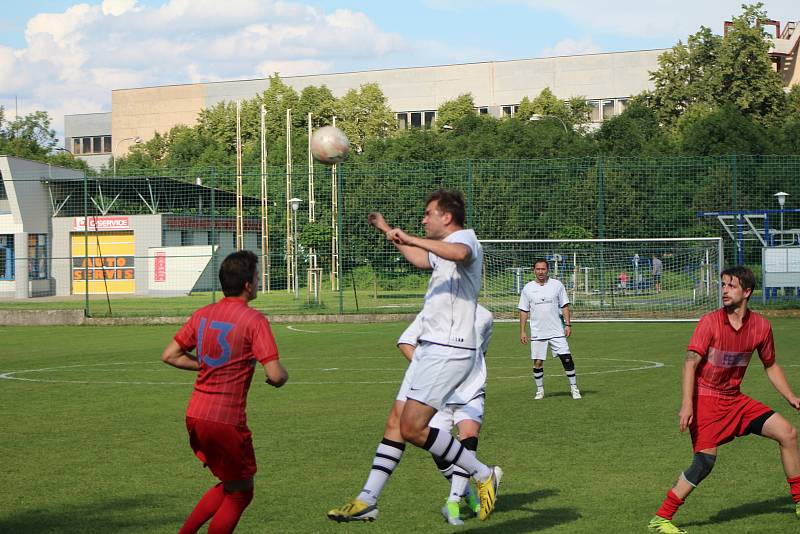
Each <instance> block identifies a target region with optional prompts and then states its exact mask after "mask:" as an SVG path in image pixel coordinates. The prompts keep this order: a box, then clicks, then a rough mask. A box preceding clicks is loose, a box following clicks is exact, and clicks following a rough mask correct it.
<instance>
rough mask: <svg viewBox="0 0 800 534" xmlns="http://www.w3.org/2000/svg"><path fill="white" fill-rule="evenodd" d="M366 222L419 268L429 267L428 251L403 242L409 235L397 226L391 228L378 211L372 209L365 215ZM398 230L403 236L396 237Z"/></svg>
mask: <svg viewBox="0 0 800 534" xmlns="http://www.w3.org/2000/svg"><path fill="white" fill-rule="evenodd" d="M367 222H368V223H369V224H370V225H371V226H373V227H374V228H375V229H376V230H378V231H379V232H382V233H383V235H385V236H386V239H388V240H389V241H391V242H392V244H394V246H395V247H396V248H397V250H399V251H400V253H401V254H402V255H403V256H404V257H405V259H407V260H408V261H409V262H410V263H411V264H412V265H414V266H415V267H419V268H420V269H430V268H431V264H430V261H428V253H427V252H425V251H424V250H422V249H420V248H417V247H414V246H412V245H409V244H407V243H405V241H407V240H408V238H410V237H411V236H409V235H408V234H406V233H405V232H403V231H402V230H400V229H399V228H392V227H390V226H389V224H388V223H387V222H386V219H384V218H383V215H382V214H381V213H380V212H379V211H372V212H370V213H369V215H367ZM398 232H399V233H400V234H402V236H403V238H398V237H397V234H398Z"/></svg>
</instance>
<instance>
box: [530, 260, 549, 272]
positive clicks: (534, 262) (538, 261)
mask: <svg viewBox="0 0 800 534" xmlns="http://www.w3.org/2000/svg"><path fill="white" fill-rule="evenodd" d="M539 263H544V264H545V265H546V266H547V269H548V270H549V269H550V264H549V263H547V260H546V259H544V258H536V259H535V260H533V268H534V269H535V268H536V265H537V264H539Z"/></svg>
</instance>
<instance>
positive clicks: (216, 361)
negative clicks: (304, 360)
mask: <svg viewBox="0 0 800 534" xmlns="http://www.w3.org/2000/svg"><path fill="white" fill-rule="evenodd" d="M175 341H176V342H177V343H178V345H180V347H181V348H182V349H183V350H185V351H187V352H188V351H191V350H192V349H194V348H195V347H197V353H196V354H197V361H198V362H199V364H200V370H199V372H198V375H197V380H196V381H195V383H194V391H193V392H192V397H191V399H190V400H189V407H188V408H187V409H186V415H187V416H188V417H194V418H196V419H204V420H206V421H215V422H217V423H226V424H231V425H245V424H246V423H247V417H246V415H245V407H246V405H247V392H248V391H249V390H250V381H251V380H252V378H253V370H254V368H255V364H256V361H258V362H259V363H261V364H265V363H267V362H269V361H271V360H277V359H278V347H277V346H276V345H275V338H274V337H273V335H272V329H271V328H270V326H269V321H268V320H267V318H266V317H264V315H263V314H261V313H260V312H258V311H256V310H254V309H253V308H251V307H250V306H248V305H247V303H246V302H245V301H243V300H242V299H240V298H236V297H226V298H224V299H222V300H220V301H219V302H217V303H215V304H209V305H208V306H205V307H203V308H200V309H199V310H197V311H196V312H194V314H193V315H192V317H191V318H190V319H189V321H187V322H186V324H185V325H183V327H181V329H180V330H179V331H178V333H177V334H175Z"/></svg>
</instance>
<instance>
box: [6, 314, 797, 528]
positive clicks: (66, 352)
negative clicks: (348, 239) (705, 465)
mask: <svg viewBox="0 0 800 534" xmlns="http://www.w3.org/2000/svg"><path fill="white" fill-rule="evenodd" d="M773 325H774V328H775V333H776V343H777V347H778V358H779V362H780V363H782V365H783V366H784V367H785V369H786V371H787V375H788V377H789V379H790V381H791V382H793V384H794V387H795V390H800V358H798V349H797V347H798V346H800V329H798V328H797V320H796V319H775V320H773ZM403 326H404V325H401V324H370V325H367V324H347V325H286V324H277V325H273V327H274V330H275V333H276V336H277V339H278V343H279V346H280V348H281V352H282V355H283V359H284V363H285V366H286V367H287V368H288V370H289V373H290V382H289V384H287V386H286V387H285V388H283V389H281V390H275V389H273V388H270V387H267V386H265V385H263V384H262V383H260V381H258V382H257V383H255V384H254V385H253V388H252V389H251V392H250V397H249V410H248V412H249V423H250V427H251V428H252V430H253V433H254V442H255V447H256V454H257V456H258V459H259V468H260V470H259V473H258V475H257V477H256V494H255V499H254V501H253V503H252V504H251V506H250V508H248V510H247V511H246V512H245V515H244V516H243V518H242V521H241V523H240V526H239V532H245V533H247V532H254V533H255V532H304V533H306V532H307V533H313V532H336V533H353V532H358V533H365V532H381V533H384V532H396V533H405V532H420V531H425V532H428V533H436V532H449V531H452V530H454V528H453V527H449V526H447V525H446V524H445V523H444V522H443V521H442V519H441V517H440V515H439V508H440V507H441V505H442V503H443V502H444V499H445V497H446V495H447V485H446V484H445V482H444V481H443V480H442V479H441V478H440V476H439V474H438V472H437V471H436V469H435V467H434V465H433V462H432V461H431V460H430V458H429V457H428V455H427V454H426V453H423V452H422V451H420V450H416V449H413V448H412V447H409V449H408V450H407V452H406V455H405V456H404V458H403V461H402V462H401V464H400V467H399V468H398V470H397V472H396V473H395V474H394V475H393V477H392V480H391V481H390V482H389V485H388V486H387V489H386V491H385V492H384V495H383V497H382V499H381V501H380V511H381V515H380V518H379V519H378V521H377V522H376V523H374V524H372V525H364V524H343V525H339V524H334V523H331V522H329V521H328V520H327V519H326V518H325V512H326V511H327V510H328V509H329V508H332V507H334V506H338V505H340V504H342V503H343V502H344V501H345V500H346V499H347V498H350V497H352V496H354V495H355V494H356V493H357V492H358V490H359V489H360V488H361V485H362V483H363V481H364V479H365V477H366V475H367V471H368V469H369V465H370V461H371V458H372V454H373V452H374V449H375V446H376V445H377V443H378V441H379V439H380V437H381V433H382V429H383V422H384V418H385V415H386V412H387V410H388V407H389V404H390V403H391V401H392V399H393V398H394V394H395V392H396V389H397V387H398V385H399V382H400V379H401V377H402V374H403V369H404V360H403V359H402V357H401V356H400V355H399V353H398V352H397V351H396V349H394V341H395V339H396V337H397V335H398V334H399V333H400V331H401V330H402V328H403ZM290 327H291V328H290ZM692 329H693V325H691V324H619V323H616V324H614V323H611V324H582V323H577V324H576V327H575V332H574V335H573V337H572V339H571V345H572V350H573V353H574V356H575V361H576V365H577V371H578V378H579V384H580V386H581V389H582V391H583V393H584V398H583V399H582V400H580V401H573V400H572V399H571V397H570V396H569V395H568V388H567V383H566V379H565V378H564V376H563V371H562V369H561V365H560V364H559V363H558V362H555V361H548V362H547V363H546V365H545V372H546V374H545V377H546V378H545V383H546V388H547V392H548V396H547V397H546V398H545V399H544V400H542V401H538V402H535V403H534V401H533V400H532V398H533V387H532V380H531V378H530V361H529V357H528V353H527V349H526V348H524V347H522V346H520V345H519V342H518V339H517V326H516V325H515V324H510V323H500V324H497V325H496V326H495V336H494V339H493V341H492V344H491V346H490V350H489V355H488V360H487V361H488V365H489V376H490V378H489V385H488V393H487V403H486V424H485V426H484V432H483V436H482V439H481V442H480V447H479V452H480V456H481V457H482V458H484V459H485V460H486V461H488V462H491V463H499V464H500V465H502V467H503V468H504V470H505V473H506V477H505V479H504V480H503V486H502V488H501V493H500V499H499V501H498V505H497V510H496V512H495V514H494V515H493V516H492V517H491V518H490V519H489V521H487V522H483V523H482V522H479V521H478V520H477V519H470V520H468V521H467V522H466V525H465V527H464V528H462V529H461V530H463V531H466V532H471V531H473V530H481V531H487V532H503V533H506V532H508V533H521V532H553V533H556V532H559V533H583V532H587V533H588V532H593V533H594V532H615V533H629V532H646V528H645V525H646V523H647V521H648V520H649V519H650V517H651V516H652V515H653V513H654V511H655V510H656V508H657V507H658V505H659V504H660V502H661V500H662V498H663V496H664V494H665V493H666V490H667V489H668V487H669V485H670V483H671V482H672V481H673V480H674V478H675V477H676V475H677V474H678V473H679V471H680V470H682V469H684V468H685V467H687V465H688V464H689V461H690V459H691V450H690V442H689V438H688V436H686V435H681V434H679V433H678V431H677V417H676V413H677V409H678V405H679V401H680V399H679V395H680V384H679V380H680V368H681V365H682V363H683V355H684V350H685V346H686V343H687V341H688V338H689V336H690V334H691V331H692ZM175 330H176V328H175V327H169V326H167V327H165V326H152V327H50V328H38V327H24V328H10V327H3V328H0V339H2V340H3V341H2V351H0V375H2V376H3V377H5V378H11V379H0V406H2V416H0V421H2V432H0V457H1V458H2V471H3V479H2V480H3V483H2V484H0V502H1V503H2V505H0V532H4V533H38V532H59V533H65V532H66V533H84V532H103V533H106V532H108V533H116V532H156V533H160V532H164V533H168V532H176V531H177V530H178V528H179V527H180V525H181V523H182V521H183V519H184V518H185V516H186V515H187V514H188V512H189V511H190V510H191V508H192V507H193V506H194V504H195V502H196V500H197V499H198V498H199V496H200V495H201V493H202V492H203V491H205V489H206V488H207V487H209V486H210V485H212V484H213V482H214V481H213V479H212V477H211V475H210V473H208V472H206V471H204V470H203V469H202V468H201V466H200V464H199V462H198V461H197V460H196V459H195V458H194V457H193V455H192V453H191V451H190V449H189V447H188V443H187V438H186V435H185V429H184V426H183V412H184V409H185V405H186V401H187V399H188V396H189V394H190V391H191V383H192V380H193V376H192V374H191V373H188V372H182V371H179V370H176V369H172V368H168V367H167V366H165V365H163V364H161V363H160V362H159V361H158V356H159V354H160V352H161V350H162V348H163V347H164V345H165V344H166V343H167V341H168V340H169V338H170V337H171V336H172V334H173V333H174V331H175ZM755 360H756V361H754V362H753V363H752V365H751V366H752V367H753V369H751V370H750V372H749V375H748V377H746V378H745V387H744V390H745V392H746V393H748V394H751V395H753V396H755V397H756V398H758V399H760V400H762V401H763V402H766V403H767V404H770V405H772V406H773V407H774V408H775V409H777V410H779V411H780V412H781V413H783V414H784V415H785V416H788V417H789V419H790V420H791V421H793V422H794V423H796V424H797V423H800V416H798V415H796V414H792V413H790V409H789V408H788V406H787V405H786V404H785V402H783V400H782V399H781V398H780V397H779V395H778V394H777V393H776V392H775V391H774V390H773V389H772V388H771V386H770V384H769V383H768V381H767V380H766V378H765V375H764V373H763V371H762V370H761V366H760V364H759V363H758V361H757V358H756V359H755ZM653 362H660V363H663V366H657V365H656V364H655V363H653ZM256 376H260V375H258V374H257V375H256ZM790 503H791V500H790V498H789V496H788V486H787V484H786V482H785V479H784V475H783V471H782V469H781V466H780V461H779V457H778V450H777V446H776V445H775V444H774V443H773V442H771V441H768V440H766V439H760V438H755V437H749V438H744V439H741V440H736V441H735V442H733V443H732V444H729V445H726V446H725V447H723V448H722V449H721V451H720V456H719V461H718V462H717V466H716V468H715V470H714V473H713V474H712V475H711V476H710V477H709V478H708V479H707V480H706V481H705V482H704V483H703V485H702V486H701V487H700V488H699V489H698V491H696V492H695V494H694V495H692V497H690V499H689V501H688V502H687V504H686V505H685V506H684V507H683V510H681V511H680V512H679V514H678V515H677V516H676V522H677V523H678V524H679V525H682V526H684V527H686V528H687V529H689V531H690V532H696V533H722V532H725V533H754V532H758V533H761V532H764V533H781V532H797V531H798V529H800V522H798V521H797V520H796V519H794V515H793V514H792V513H791V510H792V508H791V505H790Z"/></svg>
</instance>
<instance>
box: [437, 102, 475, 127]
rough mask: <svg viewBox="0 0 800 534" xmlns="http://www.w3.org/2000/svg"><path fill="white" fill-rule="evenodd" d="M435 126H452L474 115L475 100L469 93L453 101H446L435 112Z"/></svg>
mask: <svg viewBox="0 0 800 534" xmlns="http://www.w3.org/2000/svg"><path fill="white" fill-rule="evenodd" d="M436 115H437V118H436V126H437V128H439V129H441V128H442V127H443V126H445V125H446V126H451V127H452V126H453V125H454V124H456V123H457V122H458V121H460V120H461V119H463V118H464V117H466V116H469V115H475V99H474V98H473V97H472V94H471V93H466V94H463V95H460V96H458V97H456V98H454V99H453V100H448V101H447V102H444V103H442V105H441V106H439V109H438V110H437V112H436Z"/></svg>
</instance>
